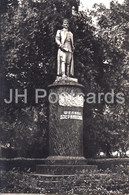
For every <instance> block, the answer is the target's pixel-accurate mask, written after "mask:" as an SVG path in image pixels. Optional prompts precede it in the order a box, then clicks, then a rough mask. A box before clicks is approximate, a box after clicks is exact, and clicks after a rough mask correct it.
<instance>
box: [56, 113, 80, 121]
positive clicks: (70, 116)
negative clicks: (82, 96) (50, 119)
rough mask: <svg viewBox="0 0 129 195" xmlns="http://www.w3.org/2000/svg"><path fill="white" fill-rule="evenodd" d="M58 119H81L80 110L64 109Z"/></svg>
mask: <svg viewBox="0 0 129 195" xmlns="http://www.w3.org/2000/svg"><path fill="white" fill-rule="evenodd" d="M60 119H76V120H82V119H83V118H82V114H81V112H75V111H64V112H63V114H62V115H60Z"/></svg>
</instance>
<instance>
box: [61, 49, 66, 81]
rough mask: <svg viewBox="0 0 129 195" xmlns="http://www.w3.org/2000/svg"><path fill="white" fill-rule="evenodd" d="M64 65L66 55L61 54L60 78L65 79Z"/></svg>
mask: <svg viewBox="0 0 129 195" xmlns="http://www.w3.org/2000/svg"><path fill="white" fill-rule="evenodd" d="M65 65H66V53H65V52H62V58H61V73H62V77H65V76H66V75H65Z"/></svg>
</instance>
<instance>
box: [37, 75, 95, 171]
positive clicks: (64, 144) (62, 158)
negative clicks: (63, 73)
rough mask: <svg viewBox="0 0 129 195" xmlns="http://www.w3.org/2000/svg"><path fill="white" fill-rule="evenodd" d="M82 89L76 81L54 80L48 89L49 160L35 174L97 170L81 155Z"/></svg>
mask: <svg viewBox="0 0 129 195" xmlns="http://www.w3.org/2000/svg"><path fill="white" fill-rule="evenodd" d="M83 106H84V87H83V85H80V84H79V83H78V81H77V79H74V78H68V77H67V78H61V77H57V79H56V81H55V82H54V83H53V84H52V85H50V86H49V157H48V158H46V160H45V161H44V164H43V165H38V166H37V169H36V170H37V173H42V174H74V173H75V172H76V171H82V170H86V169H96V166H90V165H87V161H86V159H85V158H84V156H83Z"/></svg>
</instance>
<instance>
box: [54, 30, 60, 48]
mask: <svg viewBox="0 0 129 195" xmlns="http://www.w3.org/2000/svg"><path fill="white" fill-rule="evenodd" d="M55 41H56V43H57V45H58V46H59V47H60V46H61V32H60V30H58V31H57V33H56V37H55Z"/></svg>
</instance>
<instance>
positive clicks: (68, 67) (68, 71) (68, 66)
mask: <svg viewBox="0 0 129 195" xmlns="http://www.w3.org/2000/svg"><path fill="white" fill-rule="evenodd" d="M69 75H70V65H69V64H68V65H67V76H68V77H69Z"/></svg>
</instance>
